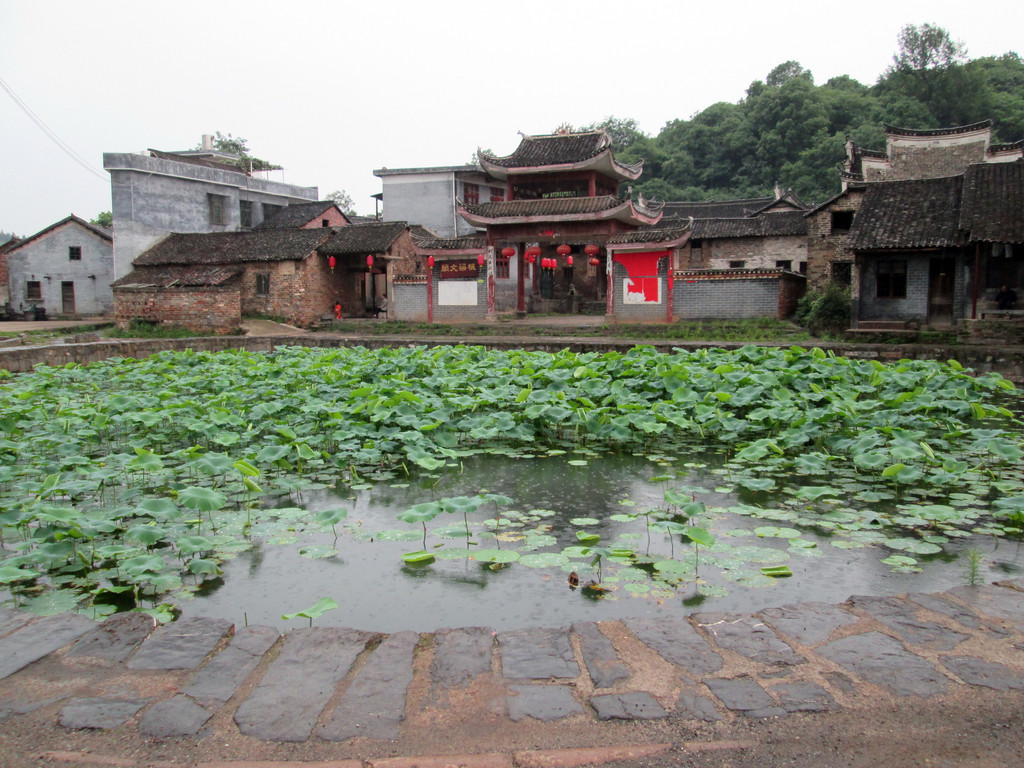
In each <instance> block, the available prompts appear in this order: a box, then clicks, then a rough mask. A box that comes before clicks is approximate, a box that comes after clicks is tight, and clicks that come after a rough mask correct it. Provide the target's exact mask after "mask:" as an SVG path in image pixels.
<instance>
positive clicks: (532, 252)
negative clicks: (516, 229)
mask: <svg viewBox="0 0 1024 768" xmlns="http://www.w3.org/2000/svg"><path fill="white" fill-rule="evenodd" d="M526 255H527V256H529V257H530V263H531V264H533V262H534V261H536V259H537V257H538V256H540V247H539V246H536V245H531V246H530V247H529V248H527V249H526Z"/></svg>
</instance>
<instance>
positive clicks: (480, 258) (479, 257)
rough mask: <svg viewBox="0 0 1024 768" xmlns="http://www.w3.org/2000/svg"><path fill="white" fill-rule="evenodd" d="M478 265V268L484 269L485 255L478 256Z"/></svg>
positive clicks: (479, 254)
mask: <svg viewBox="0 0 1024 768" xmlns="http://www.w3.org/2000/svg"><path fill="white" fill-rule="evenodd" d="M476 265H477V266H478V267H482V266H483V265H484V255H483V254H482V253H478V254H477V255H476Z"/></svg>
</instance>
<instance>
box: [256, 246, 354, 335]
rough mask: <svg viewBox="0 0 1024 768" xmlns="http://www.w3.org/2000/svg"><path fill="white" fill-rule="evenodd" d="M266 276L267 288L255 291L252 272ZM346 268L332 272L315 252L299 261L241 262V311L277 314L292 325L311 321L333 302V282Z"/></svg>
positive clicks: (335, 282)
mask: <svg viewBox="0 0 1024 768" xmlns="http://www.w3.org/2000/svg"><path fill="white" fill-rule="evenodd" d="M261 273H263V274H267V275H269V276H270V292H269V293H268V294H267V295H265V296H261V295H257V294H256V276H257V275H258V274H261ZM345 273H346V270H344V269H340V268H336V269H335V270H334V272H333V273H332V272H331V270H330V268H329V267H328V266H327V259H326V258H324V257H321V256H319V255H317V254H313V255H312V256H308V257H307V258H305V259H303V260H302V261H279V262H265V263H255V262H253V263H248V264H245V265H244V266H243V272H242V288H241V308H242V314H243V315H269V316H272V317H280V318H283V319H284V320H285V321H287V322H289V323H292V324H294V325H298V326H302V327H308V326H311V325H315V324H316V323H317V322H318V321H319V319H320V317H321V316H322V315H326V314H327V313H328V312H330V311H331V308H332V307H333V306H334V297H335V295H336V294H337V293H338V290H337V286H338V285H339V284H340V283H341V282H342V280H343V278H344V275H345Z"/></svg>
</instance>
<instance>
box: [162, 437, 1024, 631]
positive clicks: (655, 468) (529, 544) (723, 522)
mask: <svg viewBox="0 0 1024 768" xmlns="http://www.w3.org/2000/svg"><path fill="white" fill-rule="evenodd" d="M570 462H574V463H570ZM731 475H732V473H731V470H730V466H729V464H728V462H727V460H726V459H725V457H724V456H723V455H722V454H721V453H714V452H712V453H711V454H710V455H707V456H699V457H695V456H682V457H680V456H640V455H605V456H598V455H590V454H587V453H586V452H583V453H576V454H574V453H567V454H564V455H554V456H538V457H528V456H522V455H519V456H501V455H483V456H476V457H468V458H466V459H464V460H462V461H459V462H451V463H450V464H449V465H448V466H447V467H444V468H442V469H440V470H438V471H436V472H434V473H425V474H423V475H421V476H419V477H418V478H416V479H415V480H407V479H400V478H399V477H398V476H393V477H391V478H390V479H386V480H384V481H383V482H378V483H376V484H371V483H362V484H357V485H356V489H355V490H353V489H351V488H348V487H336V488H319V489H314V490H305V491H303V492H302V493H301V494H294V495H292V497H290V498H282V499H280V500H279V504H280V505H281V506H288V507H298V506H301V507H302V508H304V509H305V510H308V512H309V513H316V512H318V511H321V510H330V509H336V508H339V507H341V508H344V509H345V510H347V512H348V515H347V517H346V518H345V519H344V520H342V521H341V522H340V523H338V524H337V525H336V526H335V531H336V535H335V533H333V532H332V531H331V530H329V529H327V530H324V531H321V532H316V533H308V532H299V533H293V532H291V531H289V526H288V524H287V520H283V521H282V522H281V523H280V525H279V528H278V530H277V532H276V533H273V534H271V535H264V536H262V537H261V538H260V539H258V540H256V541H254V543H253V546H252V548H251V549H249V550H248V551H245V552H242V553H240V554H239V555H238V556H237V557H236V558H234V559H232V560H230V561H228V562H227V563H225V565H224V573H223V576H222V577H221V578H217V579H213V580H207V581H205V582H204V583H203V584H202V586H201V588H200V589H198V591H197V593H196V596H195V597H194V599H189V600H182V601H176V602H178V604H179V605H180V606H181V608H182V610H183V612H184V614H185V615H206V616H219V617H224V618H228V619H231V620H233V621H235V622H236V623H237V624H238V625H239V626H241V625H242V624H244V623H249V624H270V625H276V626H278V627H280V628H288V627H297V626H305V625H306V624H307V623H308V620H307V619H305V618H295V619H291V620H287V621H286V620H283V619H282V614H287V613H293V612H296V611H300V610H302V609H304V608H308V607H310V606H312V605H313V604H314V603H316V602H317V601H318V600H319V599H320V598H323V597H329V598H331V599H333V600H335V601H336V602H337V604H338V608H337V609H336V610H331V611H328V612H327V613H324V614H323V615H321V616H319V617H318V618H317V619H316V622H315V623H316V625H317V626H330V625H340V626H347V627H353V628H358V629H365V630H371V631H382V632H395V631H399V630H406V629H410V630H415V631H420V632H424V631H432V630H437V629H440V628H445V627H458V626H489V627H493V628H494V629H497V630H504V629H512V628H518V627H529V626H563V625H567V624H569V623H572V622H574V621H581V620H591V621H597V620H605V619H616V618H624V617H633V616H658V615H669V614H673V615H680V614H686V613H689V612H692V611H696V610H703V611H729V612H732V611H738V612H752V611H757V610H760V609H762V608H765V607H770V606H776V605H783V604H786V603H793V602H798V601H811V600H814V601H826V602H842V601H843V600H845V599H846V598H848V597H849V596H850V595H853V594H871V595H891V594H898V593H902V592H908V591H911V592H913V591H917V592H933V591H941V590H945V589H948V588H951V587H954V586H960V585H963V584H964V583H966V582H967V580H968V578H969V575H968V568H969V566H968V562H967V561H968V558H967V557H966V556H965V553H966V551H967V550H968V549H973V550H975V551H976V552H977V553H978V555H979V556H980V561H979V562H978V563H977V570H976V573H975V577H976V578H977V579H978V580H980V581H993V580H998V579H1001V578H1007V577H1009V576H1012V575H1015V574H1019V573H1020V572H1021V571H1022V570H1024V548H1022V546H1021V543H1020V541H1019V539H1012V538H1010V539H1008V538H996V537H995V536H992V535H986V534H985V533H984V531H985V530H986V529H985V527H984V524H981V525H980V530H981V531H982V533H977V532H976V531H977V530H979V524H978V523H974V524H973V526H972V525H967V526H963V525H961V526H960V527H959V528H953V527H950V526H946V527H945V528H943V529H942V531H941V535H934V536H932V538H933V540H935V541H941V546H940V547H938V548H939V549H940V551H938V552H935V553H931V554H927V553H926V554H921V553H914V552H907V547H908V546H910V545H908V544H907V542H908V541H911V539H908V538H906V537H907V535H908V534H912V535H914V536H915V538H914V539H913V540H912V541H915V542H920V541H921V540H922V537H924V538H928V534H929V530H922V529H921V527H920V523H915V522H912V521H911V520H910V519H909V518H908V517H907V516H906V506H905V505H907V504H912V505H922V504H938V503H943V504H946V503H948V504H950V505H951V506H953V507H954V508H958V509H962V508H963V507H964V506H966V505H969V504H972V503H973V504H976V503H977V502H978V500H977V498H974V497H972V495H971V494H970V493H964V494H961V496H963V498H957V495H956V494H955V493H954V494H953V498H949V497H945V498H941V499H937V498H930V497H929V498H926V497H923V496H917V495H915V493H914V491H913V489H907V490H906V491H905V492H904V493H903V494H902V495H901V496H900V498H898V499H885V498H882V499H878V498H876V496H877V495H881V496H885V493H881V494H876V493H873V492H872V491H871V490H870V486H866V485H864V484H862V483H859V482H857V481H856V478H853V477H849V476H848V477H845V478H844V477H841V476H839V477H837V476H832V477H827V478H826V477H817V478H808V477H801V478H788V479H787V482H789V483H790V485H789V486H783V485H782V483H781V482H780V487H779V488H776V489H775V490H773V491H772V496H771V497H770V498H769V496H768V494H767V493H765V492H763V491H757V490H750V489H748V488H745V487H743V486H742V485H740V484H738V483H735V482H733V479H732V476H731ZM781 480H782V479H781V478H780V481H781ZM825 482H831V483H832V484H833V485H834V486H837V487H838V488H839V489H840V490H841V492H839V491H836V492H833V493H832V494H824V495H823V496H821V497H819V498H816V499H810V500H809V499H807V498H800V497H799V496H798V495H797V494H796V493H794V492H792V489H795V488H798V487H800V486H806V485H808V484H809V483H825ZM666 489H677V490H678V489H683V492H684V493H685V494H687V495H689V496H690V497H691V498H693V499H696V500H698V501H702V502H704V505H705V511H704V512H703V513H701V514H699V515H697V516H696V517H695V518H692V519H690V520H688V521H686V522H687V524H689V525H697V526H700V527H702V528H704V529H706V530H707V531H708V532H710V533H711V534H712V535H713V536H714V538H715V544H714V546H712V547H710V548H705V547H699V548H698V549H697V551H696V552H695V546H694V545H693V543H692V542H690V541H689V540H686V539H685V538H684V537H682V536H680V535H678V534H676V535H674V537H673V538H670V536H669V534H667V533H665V532H663V531H650V533H649V534H648V526H647V518H645V517H644V516H643V514H642V513H643V512H645V511H648V510H651V509H656V508H659V507H661V508H664V507H666V502H665V491H666ZM483 491H487V492H492V493H497V494H502V495H504V496H507V497H509V498H510V499H511V500H512V504H506V505H495V504H486V505H484V506H481V507H480V508H479V509H477V510H476V511H474V512H472V513H470V515H469V523H470V533H471V535H470V542H471V543H467V540H466V537H465V536H464V535H462V536H460V535H459V534H460V528H461V526H462V515H461V514H445V513H442V514H441V515H439V516H438V517H436V518H435V519H434V520H432V521H431V522H428V523H427V524H426V528H427V534H426V550H427V551H429V552H431V553H433V554H434V555H435V558H436V559H434V560H433V562H430V563H427V564H423V565H408V564H406V563H404V562H403V560H402V554H403V553H406V552H410V551H413V550H420V549H421V548H423V534H424V532H423V528H422V527H421V526H420V525H419V524H408V523H403V522H401V521H399V520H398V519H397V517H396V516H397V515H398V514H399V513H401V512H403V511H404V510H407V509H408V508H409V507H411V506H413V505H416V504H419V503H422V502H424V501H430V500H436V499H440V498H447V497H456V496H471V495H473V494H477V493H480V492H483ZM901 505H902V506H901ZM499 507H500V511H501V512H502V514H501V517H499V518H497V519H496V510H498V509H499ZM901 510H902V511H901ZM624 515H638V516H637V517H635V519H632V520H629V519H623V516H624ZM612 516H615V517H616V518H617V519H614V520H613V519H611V518H612ZM588 518H589V519H591V520H592V522H587V521H586V519H588ZM893 519H901V520H903V521H904V523H907V524H909V525H910V527H915V528H917V530H916V531H910V530H909V528H908V529H905V530H901V527H900V526H899V525H894V524H893V523H892V521H893ZM485 521H489V522H485ZM830 528H831V530H830ZM972 530H973V531H975V533H974V534H973V535H969V537H967V531H972ZM577 531H585V532H586V533H585V535H589V536H591V537H592V536H593V535H599V536H600V540H599V542H597V541H594V540H592V539H591V540H590V544H591V546H609V547H618V548H628V549H630V550H632V551H633V552H634V553H636V556H635V557H634V558H619V559H617V560H608V559H607V558H605V559H604V561H603V562H602V564H601V571H600V574H599V573H598V570H597V568H595V567H593V566H592V565H591V561H592V560H593V557H592V553H588V554H584V553H583V551H582V550H581V549H580V547H581V546H586V544H582V545H581V541H580V540H579V539H578V536H577ZM957 531H960V533H957ZM931 533H932V534H939V533H940V532H939V531H938V530H935V531H931ZM648 535H649V538H648ZM883 542H889V543H891V544H894V546H887V545H886V544H885V543H883ZM495 548H497V549H501V550H503V551H511V552H515V553H517V555H518V556H519V557H522V558H526V559H524V560H522V561H519V562H511V563H508V564H505V565H501V566H497V565H493V564H492V563H491V562H487V561H483V562H482V561H481V560H479V559H473V558H474V555H475V553H476V552H477V551H480V550H491V551H493V549H495ZM932 548H933V549H934V548H935V547H932ZM544 553H547V555H548V556H549V557H550V558H553V559H554V561H555V562H553V563H552V564H551V565H548V566H546V567H537V566H538V565H539V564H538V563H535V562H534V563H531V564H530V565H526V564H524V563H526V562H527V561H528V560H530V559H531V558H528V557H527V556H528V555H534V554H544ZM563 553H566V554H563ZM648 555H649V557H648ZM893 555H896V560H895V561H889V562H885V561H886V560H887V559H889V558H892V556H893ZM673 556H674V558H675V559H676V560H677V561H680V562H681V563H682V564H683V568H682V569H681V572H675V571H673V572H672V573H670V574H668V576H669V578H667V580H666V579H664V578H658V576H659V572H658V570H657V569H656V568H654V567H652V564H653V563H654V562H656V561H659V560H664V559H666V558H670V557H673ZM532 560H534V561H536V560H538V558H532ZM638 561H639V562H638ZM778 565H783V566H786V567H788V568H789V570H790V572H791V573H792V575H791V576H789V577H786V578H771V577H769V576H766V575H764V574H763V573H762V572H761V568H762V567H771V566H778ZM570 571H575V572H576V573H577V574H578V577H579V581H580V584H581V585H583V586H585V585H586V584H587V583H588V582H590V581H597V580H598V578H599V576H600V578H601V586H602V587H603V588H604V589H603V591H600V592H595V591H594V590H591V589H582V588H573V587H571V586H570V584H569V572H570ZM661 575H664V574H661Z"/></svg>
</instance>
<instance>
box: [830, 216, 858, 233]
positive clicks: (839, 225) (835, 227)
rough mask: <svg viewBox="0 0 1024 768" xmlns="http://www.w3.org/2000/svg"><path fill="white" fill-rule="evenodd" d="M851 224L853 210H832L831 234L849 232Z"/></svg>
mask: <svg viewBox="0 0 1024 768" xmlns="http://www.w3.org/2000/svg"><path fill="white" fill-rule="evenodd" d="M852 226H853V211H832V234H834V235H839V234H842V233H844V232H849V231H850V227H852Z"/></svg>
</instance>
